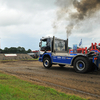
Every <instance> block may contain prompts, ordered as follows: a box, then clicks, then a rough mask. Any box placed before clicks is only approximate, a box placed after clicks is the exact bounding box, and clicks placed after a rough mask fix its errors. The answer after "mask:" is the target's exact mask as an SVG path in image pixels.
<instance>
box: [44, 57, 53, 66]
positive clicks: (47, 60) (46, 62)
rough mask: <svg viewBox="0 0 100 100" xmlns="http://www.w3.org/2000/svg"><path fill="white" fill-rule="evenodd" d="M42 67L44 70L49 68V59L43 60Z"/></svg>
mask: <svg viewBox="0 0 100 100" xmlns="http://www.w3.org/2000/svg"><path fill="white" fill-rule="evenodd" d="M43 66H44V67H45V68H50V67H51V66H52V64H51V60H50V58H49V57H45V58H44V59H43Z"/></svg>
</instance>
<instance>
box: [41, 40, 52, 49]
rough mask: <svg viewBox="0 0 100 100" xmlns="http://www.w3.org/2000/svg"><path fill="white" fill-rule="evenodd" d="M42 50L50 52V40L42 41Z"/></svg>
mask: <svg viewBox="0 0 100 100" xmlns="http://www.w3.org/2000/svg"><path fill="white" fill-rule="evenodd" d="M41 43H42V44H41V50H42V51H45V50H46V51H48V50H50V39H45V40H42V42H41Z"/></svg>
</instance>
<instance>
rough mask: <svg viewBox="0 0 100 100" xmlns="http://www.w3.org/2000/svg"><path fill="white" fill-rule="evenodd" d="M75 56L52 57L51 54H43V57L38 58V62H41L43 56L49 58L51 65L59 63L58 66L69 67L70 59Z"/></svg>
mask: <svg viewBox="0 0 100 100" xmlns="http://www.w3.org/2000/svg"><path fill="white" fill-rule="evenodd" d="M76 55H77V54H73V56H72V54H71V56H53V55H52V53H44V54H43V55H40V56H39V61H40V62H43V58H44V57H45V56H49V58H50V59H51V63H60V64H69V65H71V63H72V59H73V58H74V57H75V56H76Z"/></svg>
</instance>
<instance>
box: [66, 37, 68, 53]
mask: <svg viewBox="0 0 100 100" xmlns="http://www.w3.org/2000/svg"><path fill="white" fill-rule="evenodd" d="M66 45H67V53H68V38H67V43H66Z"/></svg>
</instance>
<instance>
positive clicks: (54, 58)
mask: <svg viewBox="0 0 100 100" xmlns="http://www.w3.org/2000/svg"><path fill="white" fill-rule="evenodd" d="M39 47H40V55H39V61H40V62H43V66H44V67H45V68H50V67H51V66H52V65H53V64H58V65H59V66H60V67H64V66H65V65H70V66H73V67H74V69H75V71H76V72H78V73H86V72H88V71H93V70H97V69H99V68H100V67H99V63H100V55H99V53H97V54H95V52H89V53H88V54H81V53H73V54H69V53H68V39H67V40H63V39H58V38H55V37H54V36H53V37H45V38H44V37H43V38H41V39H40V43H39Z"/></svg>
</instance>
